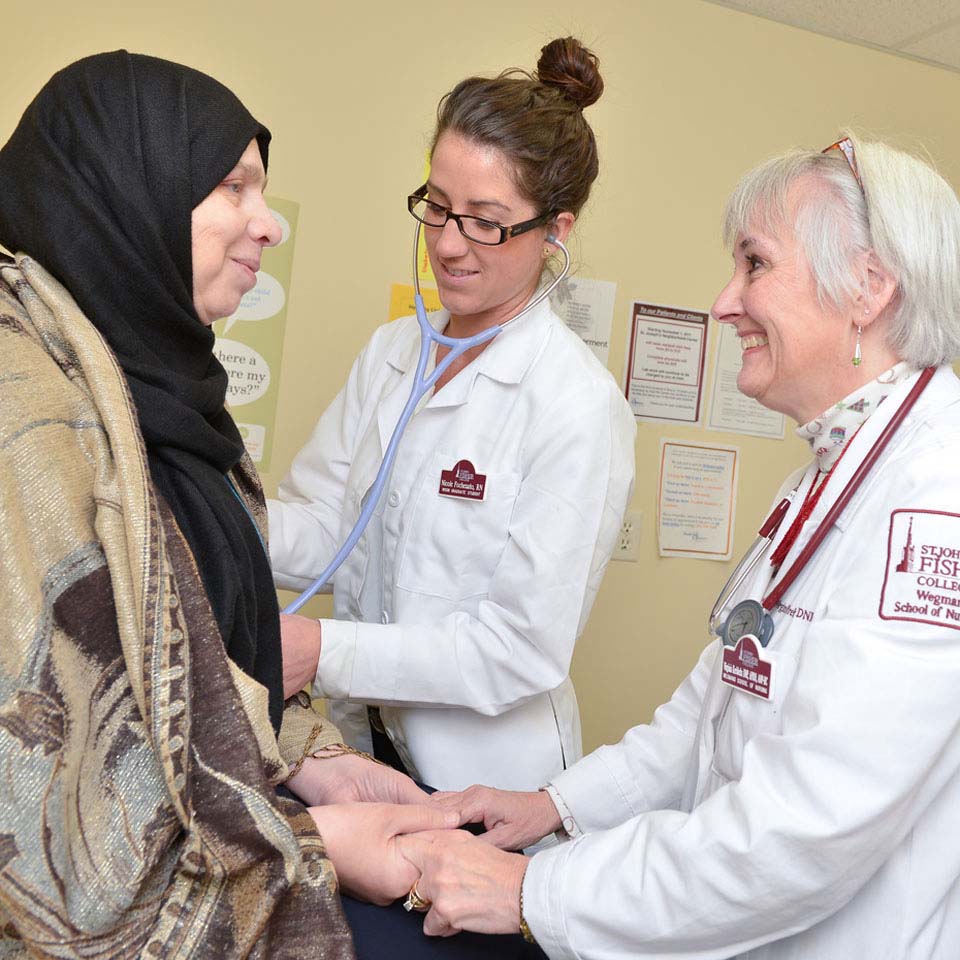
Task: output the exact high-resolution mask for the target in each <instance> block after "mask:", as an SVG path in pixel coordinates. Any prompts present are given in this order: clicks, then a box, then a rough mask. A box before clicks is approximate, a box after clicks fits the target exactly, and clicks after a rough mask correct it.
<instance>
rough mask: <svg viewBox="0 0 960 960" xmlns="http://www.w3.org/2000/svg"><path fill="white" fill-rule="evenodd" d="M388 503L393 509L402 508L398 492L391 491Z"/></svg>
mask: <svg viewBox="0 0 960 960" xmlns="http://www.w3.org/2000/svg"><path fill="white" fill-rule="evenodd" d="M387 503H389V504H390V506H391V507H399V506H400V494H399V493H397V491H396V490H391V491H390V496H389V497H387Z"/></svg>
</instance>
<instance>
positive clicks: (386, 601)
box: [269, 303, 636, 790]
mask: <svg viewBox="0 0 960 960" xmlns="http://www.w3.org/2000/svg"><path fill="white" fill-rule="evenodd" d="M447 321H448V314H447V313H446V311H439V312H438V313H436V314H433V315H432V316H431V322H432V323H434V324H435V326H436V328H437V329H443V327H444V326H445V325H446V323H447ZM418 350H419V330H418V327H417V323H416V319H415V318H413V317H407V318H404V319H401V320H398V321H396V322H394V323H390V324H387V325H386V326H384V327H381V328H380V329H378V330H377V331H376V332H375V333H374V335H373V337H372V339H371V340H370V342H369V343H368V345H367V346H366V348H365V349H364V350H363V352H362V353H361V355H360V356H359V358H358V359H357V361H356V362H355V363H354V366H353V369H352V370H351V373H350V377H349V379H348V381H347V384H346V386H345V387H344V388H343V390H341V392H340V394H339V395H338V396H337V398H336V399H335V400H334V402H333V404H332V405H331V406H330V407H329V409H328V410H327V411H326V412H325V413H324V414H323V416H322V417H321V418H320V421H319V422H318V424H317V426H316V428H315V430H314V432H313V435H312V436H311V438H310V440H309V441H308V442H307V444H306V446H305V447H304V448H303V449H302V450H301V451H300V453H299V454H298V455H297V457H296V459H295V460H294V462H293V465H292V467H291V469H290V473H289V474H288V476H287V477H286V479H285V480H284V481H283V483H282V484H281V486H280V500H279V501H270V502H269V511H270V552H271V558H272V561H273V565H274V571H275V578H276V582H277V584H278V585H280V586H284V587H289V588H292V589H302V588H303V587H305V586H307V584H308V583H309V581H310V579H311V578H312V577H313V576H315V575H317V574H318V573H319V572H320V571H321V570H322V569H323V567H324V566H325V565H326V564H327V562H328V561H329V559H330V558H331V557H332V556H333V554H334V551H335V549H336V548H337V547H338V546H339V545H340V543H341V542H342V541H343V539H344V538H345V537H346V534H347V533H348V531H349V530H350V529H351V527H352V526H353V524H354V521H355V520H356V518H357V516H358V514H359V512H360V509H361V501H362V500H363V497H364V495H365V494H366V492H367V490H368V489H369V487H370V485H371V483H372V482H373V479H374V477H375V475H376V472H377V469H378V467H379V465H380V459H381V457H382V454H383V451H384V449H385V447H386V444H387V442H388V440H389V438H390V435H391V433H392V431H393V428H394V425H395V423H396V421H397V419H398V417H399V414H400V411H401V409H402V407H403V405H404V403H405V401H406V398H407V396H408V393H409V390H410V385H411V383H412V381H413V376H414V373H415V367H416V359H417V354H418ZM635 432H636V427H635V423H634V419H633V416H632V413H631V411H630V409H629V406H628V405H627V403H626V400H625V399H624V397H623V396H622V395H621V393H620V391H619V388H618V387H617V384H616V382H615V381H614V379H613V378H612V377H611V376H610V374H609V372H608V371H607V370H605V369H604V368H603V367H602V366H601V364H600V363H599V362H598V361H597V360H596V358H595V357H594V356H593V354H592V353H591V352H590V351H589V350H588V349H587V348H586V347H585V346H584V344H583V343H582V342H581V341H580V339H579V338H578V337H576V336H575V335H574V334H572V333H571V332H570V331H569V330H568V329H567V328H566V326H565V325H564V324H563V323H562V322H561V321H560V320H559V318H557V317H556V315H555V314H554V313H553V311H552V310H551V309H550V307H549V304H548V303H543V304H541V305H540V306H538V307H536V308H534V310H532V311H531V312H530V313H529V314H528V315H526V316H525V317H523V318H522V319H521V320H519V321H518V322H517V323H516V324H515V325H513V324H512V325H510V326H508V327H506V328H505V329H504V331H503V333H501V334H499V335H498V336H497V338H496V339H495V340H494V341H493V342H492V343H491V344H490V345H489V346H488V347H487V348H486V349H485V350H484V351H483V353H482V354H481V355H480V356H479V357H478V358H477V359H476V360H474V361H473V362H472V363H470V364H469V366H467V367H466V368H465V369H464V370H462V371H461V372H460V373H458V374H457V375H456V376H455V377H454V378H453V379H452V380H451V381H450V382H449V383H447V384H446V385H445V386H444V387H443V389H442V390H440V391H439V392H438V393H435V394H434V395H432V396H431V397H430V398H429V400H428V401H427V402H426V403H425V404H424V405H423V406H422V407H421V408H420V410H419V411H418V413H417V414H416V415H415V416H414V417H413V419H412V420H411V422H410V424H409V426H408V427H407V430H406V433H405V435H404V437H403V439H402V441H401V443H400V448H399V453H398V456H397V460H396V464H395V466H394V469H393V473H392V476H391V479H390V482H389V484H388V485H387V487H386V489H385V493H384V497H383V500H382V504H381V507H380V510H379V512H378V514H377V515H376V516H375V517H374V519H373V520H372V521H371V524H370V527H369V528H368V533H367V534H366V535H365V536H364V537H363V538H362V540H361V541H360V543H359V544H358V546H357V547H356V549H355V550H354V551H353V553H352V554H351V555H350V557H349V558H348V559H347V561H346V562H345V563H344V565H343V566H342V567H341V568H340V570H339V572H338V573H337V574H336V576H335V578H334V616H335V618H336V619H333V620H324V621H322V633H323V651H322V655H321V657H320V666H319V670H318V673H317V679H316V683H315V687H314V692H315V694H316V695H318V696H324V697H327V698H330V700H331V701H332V703H331V716H332V719H334V721H335V722H337V723H338V724H339V725H340V726H341V730H342V731H343V732H344V735H345V737H346V738H347V740H348V742H350V743H352V744H354V745H356V746H360V747H366V748H368V749H369V728H368V726H367V720H366V710H365V707H358V706H357V705H358V704H377V705H380V707H381V714H382V717H383V720H384V725H385V727H386V729H387V732H388V734H389V735H390V737H391V738H392V740H393V742H394V744H395V746H396V747H397V750H398V752H399V754H400V756H401V757H402V758H403V760H404V762H405V764H406V765H407V766H408V769H409V770H410V771H411V773H412V774H414V776H416V777H418V778H420V779H421V780H423V781H425V782H427V783H430V784H432V785H434V786H436V787H438V788H441V789H451V790H455V789H461V788H463V787H466V786H468V785H469V784H471V783H475V782H485V783H492V784H496V785H498V786H500V787H505V788H511V789H531V788H535V787H537V786H539V785H540V784H541V783H543V782H544V781H545V780H546V779H548V778H549V777H551V776H553V774H555V773H557V772H558V771H560V770H562V769H564V768H565V767H566V766H568V765H569V764H571V763H573V762H574V761H576V760H577V759H579V757H580V756H581V754H582V748H581V743H580V718H579V713H578V710H577V703H576V697H575V695H574V691H573V686H572V684H571V682H570V678H569V676H568V671H569V667H570V659H571V656H572V654H573V647H574V643H575V641H576V639H577V637H578V636H579V635H580V632H581V631H582V629H583V626H584V624H585V622H586V619H587V616H588V614H589V612H590V607H591V605H592V604H593V600H594V597H595V596H596V592H597V589H598V587H599V585H600V580H601V577H602V575H603V571H604V569H605V567H606V564H607V561H608V559H609V557H610V554H611V551H612V549H613V545H614V542H615V538H616V536H617V533H618V531H619V528H620V524H621V523H622V518H623V513H624V510H625V509H626V504H627V502H628V500H629V496H630V490H631V487H632V483H633V473H634V452H633V449H634V448H633V441H634V436H635ZM463 459H467V460H469V461H470V462H471V463H472V464H473V466H474V468H475V469H476V471H477V472H478V473H479V474H483V475H485V476H486V493H485V499H484V500H483V501H482V502H474V501H470V500H464V499H457V498H450V497H441V496H440V495H439V493H438V491H439V486H440V473H441V471H442V470H450V469H452V468H453V467H454V465H455V464H456V463H457V462H458V461H460V460H463ZM343 701H350V703H344V702H343Z"/></svg>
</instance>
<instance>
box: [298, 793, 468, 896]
mask: <svg viewBox="0 0 960 960" xmlns="http://www.w3.org/2000/svg"><path fill="white" fill-rule="evenodd" d="M307 810H308V811H309V813H310V816H312V817H313V821H314V823H316V825H317V829H318V830H319V831H320V835H321V836H322V837H323V842H324V845H325V846H326V848H327V856H329V857H330V860H331V861H332V862H333V865H334V867H335V868H336V871H337V877H338V878H339V880H340V888H341V890H342V891H343V892H344V893H347V894H349V895H350V896H352V897H355V898H356V899H358V900H365V901H367V902H369V903H375V904H377V905H378V906H381V907H385V906H387V905H388V904H390V903H393V901H394V900H396V899H398V898H399V897H404V896H406V895H407V893H408V892H409V890H410V888H411V887H412V886H413V884H414V882H415V881H416V880H417V878H418V877H419V876H420V871H419V870H418V869H417V868H416V867H415V866H413V864H411V863H410V861H409V860H407V859H406V858H405V857H404V856H403V855H402V854H401V853H400V851H399V849H398V848H397V842H396V840H397V837H398V836H400V835H401V834H405V833H416V832H419V831H422V830H449V829H451V828H452V827H455V826H456V825H457V817H456V814H455V813H454V812H453V811H449V810H442V809H439V808H435V807H428V806H426V805H414V804H408V805H403V806H397V805H395V804H391V803H339V804H331V805H329V806H325V807H307Z"/></svg>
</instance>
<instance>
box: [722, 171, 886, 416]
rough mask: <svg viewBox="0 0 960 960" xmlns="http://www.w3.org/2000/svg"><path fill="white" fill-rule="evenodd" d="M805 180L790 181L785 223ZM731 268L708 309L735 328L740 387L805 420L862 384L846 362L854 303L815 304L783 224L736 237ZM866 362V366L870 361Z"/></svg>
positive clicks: (803, 263)
mask: <svg viewBox="0 0 960 960" xmlns="http://www.w3.org/2000/svg"><path fill="white" fill-rule="evenodd" d="M809 189H812V187H811V185H810V184H808V183H806V182H804V181H802V180H801V181H798V182H797V183H796V184H794V186H793V187H792V188H791V192H790V195H789V196H788V203H787V216H786V220H787V223H788V224H789V223H793V222H795V220H796V212H797V209H798V207H799V205H800V202H802V200H803V199H805V196H804V191H805V190H809ZM733 260H734V271H733V277H732V278H731V279H730V282H729V283H728V284H727V285H726V286H725V287H724V288H723V290H722V291H721V292H720V295H719V296H718V297H717V300H716V302H715V303H714V305H713V308H712V310H711V312H712V314H713V316H714V317H715V318H716V320H717V321H719V322H720V323H730V324H733V325H734V326H735V327H736V331H737V336H738V337H739V338H740V346H741V349H742V351H743V366H742V368H741V370H740V374H739V376H738V377H737V387H738V389H739V390H740V392H741V393H743V394H745V395H746V396H748V397H753V398H755V399H756V400H758V401H759V402H760V403H762V404H763V405H764V406H765V407H769V408H770V409H771V410H777V411H779V412H780V413H785V414H787V415H788V416H791V417H793V418H794V419H795V420H796V421H797V422H798V423H806V422H807V421H809V420H811V419H813V418H814V417H816V416H817V415H818V414H820V413H822V412H823V411H824V410H826V409H827V408H828V407H829V406H831V405H832V404H833V403H836V402H837V401H838V400H842V399H843V398H844V397H845V396H847V394H848V393H850V392H852V391H853V390H855V389H856V388H857V386H859V384H860V382H865V380H864V377H863V373H865V372H866V371H865V370H864V371H861V370H860V369H859V368H858V367H855V366H853V364H852V363H851V358H852V356H853V352H854V348H855V344H856V335H857V323H858V322H861V323H862V325H863V326H864V328H866V327H867V326H868V320H869V319H871V318H869V317H864V316H862V304H860V303H857V302H854V303H851V304H849V305H846V306H844V307H843V308H839V307H837V306H835V305H833V304H832V303H831V302H830V301H829V300H826V299H825V300H824V302H823V303H822V304H821V303H820V300H819V298H818V296H817V285H816V280H815V278H814V276H813V272H812V270H811V269H810V265H809V263H808V262H807V258H806V255H805V254H804V252H803V250H802V249H801V247H800V245H799V243H798V241H797V237H796V235H795V234H794V231H793V229H792V228H791V227H789V226H787V225H786V224H781V225H779V226H776V227H771V228H767V229H763V230H761V229H756V230H750V231H748V232H747V233H740V234H738V235H737V238H736V242H735V244H734V250H733ZM871 366H872V365H871Z"/></svg>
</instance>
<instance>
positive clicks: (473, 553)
mask: <svg viewBox="0 0 960 960" xmlns="http://www.w3.org/2000/svg"><path fill="white" fill-rule="evenodd" d="M457 459H458V458H457V457H453V456H451V455H450V454H446V453H437V454H434V455H433V457H432V458H431V460H430V461H429V464H428V466H427V469H426V471H425V473H424V476H423V478H422V480H421V482H420V487H419V491H418V493H417V498H416V502H415V503H414V505H413V508H412V511H411V514H410V518H409V522H408V523H407V524H406V529H405V530H404V532H403V546H402V548H401V557H400V563H399V568H398V572H397V587H398V589H401V590H408V591H411V592H412V593H419V594H424V595H427V596H432V597H442V598H443V599H446V600H463V599H466V598H467V597H475V596H480V595H482V594H485V593H487V592H488V590H489V589H490V581H491V579H492V577H493V573H494V570H495V569H496V566H497V563H498V562H499V561H500V556H501V554H502V553H503V550H504V547H505V546H506V544H507V540H508V538H509V530H510V519H511V516H512V514H513V505H514V503H515V501H516V498H517V493H518V491H519V489H520V474H519V473H516V472H512V471H502V472H499V473H494V472H489V473H485V474H484V475H485V476H486V483H485V490H484V499H483V500H472V499H467V498H464V497H456V496H444V495H441V494H440V473H441V471H444V470H446V471H449V470H450V469H451V467H453V465H454V463H455V462H456V461H457ZM476 469H477V472H478V473H484V471H483V464H482V463H477V464H476Z"/></svg>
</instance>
